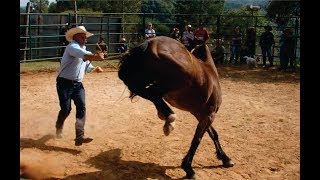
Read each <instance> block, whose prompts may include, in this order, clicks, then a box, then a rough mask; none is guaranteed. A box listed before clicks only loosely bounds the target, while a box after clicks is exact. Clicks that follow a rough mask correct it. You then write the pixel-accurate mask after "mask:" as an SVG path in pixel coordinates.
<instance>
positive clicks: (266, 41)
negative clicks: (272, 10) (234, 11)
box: [259, 25, 275, 67]
mask: <svg viewBox="0 0 320 180" xmlns="http://www.w3.org/2000/svg"><path fill="white" fill-rule="evenodd" d="M264 30H265V31H264V32H263V33H261V36H260V40H259V44H260V47H261V52H262V62H263V66H262V67H266V65H267V62H266V61H267V57H268V60H269V63H270V67H272V66H273V56H272V51H271V47H272V46H273V45H274V43H275V41H274V35H273V33H272V32H271V31H272V27H271V26H270V25H267V26H265V27H264Z"/></svg>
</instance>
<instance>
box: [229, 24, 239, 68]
mask: <svg viewBox="0 0 320 180" xmlns="http://www.w3.org/2000/svg"><path fill="white" fill-rule="evenodd" d="M241 45H242V33H241V32H240V26H236V27H235V28H234V29H233V34H232V42H231V46H230V47H231V53H230V60H229V62H228V63H229V64H231V63H232V61H233V60H234V63H235V64H237V63H238V60H239V57H240V51H241Z"/></svg>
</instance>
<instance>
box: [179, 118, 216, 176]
mask: <svg viewBox="0 0 320 180" xmlns="http://www.w3.org/2000/svg"><path fill="white" fill-rule="evenodd" d="M196 117H197V116H196ZM197 119H198V121H199V123H198V126H197V129H196V132H195V134H194V136H193V139H192V142H191V146H190V148H189V151H188V153H187V155H186V156H185V157H184V158H183V160H182V164H181V167H182V169H183V170H184V171H185V172H186V174H187V175H186V178H187V179H196V175H195V172H194V170H193V169H192V160H193V157H194V155H195V153H196V151H197V149H198V146H199V144H200V142H201V140H202V138H203V135H204V133H205V132H206V131H207V129H208V127H209V126H210V125H211V123H212V117H211V116H207V117H201V116H199V117H197Z"/></svg>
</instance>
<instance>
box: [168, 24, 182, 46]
mask: <svg viewBox="0 0 320 180" xmlns="http://www.w3.org/2000/svg"><path fill="white" fill-rule="evenodd" d="M170 37H171V38H173V39H175V40H177V41H179V42H180V38H181V35H180V30H179V28H177V27H175V28H173V29H172V32H171V33H170Z"/></svg>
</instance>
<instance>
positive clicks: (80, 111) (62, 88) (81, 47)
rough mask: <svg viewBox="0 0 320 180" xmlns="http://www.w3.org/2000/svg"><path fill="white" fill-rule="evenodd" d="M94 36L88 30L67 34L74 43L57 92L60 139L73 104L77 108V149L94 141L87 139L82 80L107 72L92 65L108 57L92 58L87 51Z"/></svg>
mask: <svg viewBox="0 0 320 180" xmlns="http://www.w3.org/2000/svg"><path fill="white" fill-rule="evenodd" d="M92 35H93V34H92V33H90V32H88V31H87V30H86V29H85V27H84V26H76V27H73V28H71V29H70V30H68V31H67V33H66V35H65V37H66V39H67V40H68V41H69V42H70V43H69V44H68V45H67V47H66V49H65V52H64V54H63V56H62V59H61V65H60V69H59V73H58V76H57V80H56V81H57V82H56V87H57V92H58V96H59V103H60V111H59V114H58V118H57V121H56V137H57V138H62V137H63V136H62V129H63V124H64V121H65V120H66V118H67V117H68V116H69V114H70V111H71V100H73V101H74V104H75V106H76V123H75V134H76V138H75V145H76V146H80V145H82V143H89V142H91V141H92V140H93V139H92V138H90V137H85V136H84V125H85V120H86V106H85V90H84V87H83V84H82V79H83V77H84V74H85V73H86V72H88V73H90V72H93V71H97V72H102V71H103V70H102V69H101V68H100V67H99V66H97V67H95V68H94V66H93V65H92V64H91V62H90V61H102V60H104V59H103V57H104V55H105V54H104V53H102V52H99V53H98V54H92V53H91V52H90V51H87V50H86V46H85V43H86V39H87V38H88V37H90V36H92Z"/></svg>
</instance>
